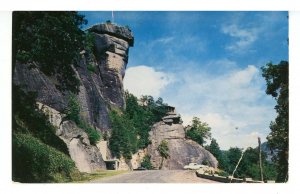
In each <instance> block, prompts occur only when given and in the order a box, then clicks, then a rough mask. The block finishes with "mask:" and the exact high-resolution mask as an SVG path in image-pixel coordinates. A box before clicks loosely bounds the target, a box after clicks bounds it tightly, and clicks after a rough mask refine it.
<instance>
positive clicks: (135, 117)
mask: <svg viewBox="0 0 300 194" xmlns="http://www.w3.org/2000/svg"><path fill="white" fill-rule="evenodd" d="M125 100H126V108H125V110H124V111H121V110H119V111H116V110H112V111H111V112H110V121H111V125H112V132H111V137H110V138H109V148H110V150H111V151H112V153H113V154H114V155H115V156H116V157H118V158H119V157H121V156H124V157H125V158H126V159H131V155H132V154H133V153H135V152H136V151H137V150H138V149H143V148H146V147H147V146H148V145H149V143H151V142H150V141H149V131H150V130H151V127H152V125H153V124H154V123H156V122H158V121H160V120H161V118H162V117H163V116H164V115H165V114H166V112H167V110H166V105H167V104H165V103H163V100H162V99H161V98H159V99H158V100H156V101H155V100H154V99H153V97H152V96H142V98H141V99H140V100H138V98H137V97H135V96H134V95H132V94H130V93H129V92H125Z"/></svg>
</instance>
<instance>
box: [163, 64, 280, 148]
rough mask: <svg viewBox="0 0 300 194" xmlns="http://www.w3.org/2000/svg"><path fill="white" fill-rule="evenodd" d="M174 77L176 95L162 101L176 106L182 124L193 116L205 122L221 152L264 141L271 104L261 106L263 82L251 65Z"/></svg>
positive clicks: (187, 72)
mask: <svg viewBox="0 0 300 194" xmlns="http://www.w3.org/2000/svg"><path fill="white" fill-rule="evenodd" d="M228 64H229V62H228ZM232 64H233V65H234V63H232ZM176 78H177V82H175V83H174V84H176V86H174V88H176V91H177V92H172V91H171V92H170V91H168V94H165V95H163V98H164V99H165V100H166V101H167V102H168V103H170V104H172V105H174V106H176V107H177V110H178V112H180V113H181V115H182V119H183V121H184V125H188V124H190V122H191V120H192V118H193V116H197V117H199V118H200V119H201V120H202V121H204V122H207V123H208V124H209V126H210V127H211V128H212V136H213V137H214V138H216V139H217V141H218V142H219V144H220V146H221V148H222V149H228V148H229V147H235V146H238V147H244V148H245V147H249V146H256V145H257V136H260V137H261V138H262V139H265V137H266V135H267V134H268V133H269V132H268V130H269V129H268V126H269V123H270V121H271V120H272V119H273V118H274V117H275V112H274V109H273V107H274V104H266V103H263V101H264V100H266V98H267V95H265V93H264V86H265V83H264V80H263V78H262V77H261V76H260V71H259V69H258V68H257V67H255V66H254V65H249V66H247V67H245V68H243V69H237V68H234V69H231V70H230V71H227V72H225V73H223V74H220V75H216V74H213V73H207V72H202V71H201V72H200V71H191V70H188V71H186V72H183V73H182V74H179V75H177V76H176ZM171 85H173V84H170V86H169V87H171Z"/></svg>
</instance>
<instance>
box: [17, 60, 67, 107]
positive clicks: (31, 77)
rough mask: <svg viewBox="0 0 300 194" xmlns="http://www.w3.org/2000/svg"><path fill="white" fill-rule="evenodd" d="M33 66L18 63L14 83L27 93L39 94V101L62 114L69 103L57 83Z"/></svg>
mask: <svg viewBox="0 0 300 194" xmlns="http://www.w3.org/2000/svg"><path fill="white" fill-rule="evenodd" d="M31 66H32V64H21V63H17V64H16V66H15V69H14V76H13V83H14V84H16V85H19V86H20V87H22V88H23V89H24V90H25V91H31V92H37V101H39V102H42V103H43V104H47V105H49V106H51V107H53V108H54V109H56V110H58V111H60V112H62V111H63V110H65V109H66V108H67V105H68V101H67V99H66V96H65V95H63V94H62V93H61V92H60V91H59V90H58V89H57V88H56V87H55V82H54V81H53V80H51V78H50V77H47V76H46V75H45V74H44V73H42V72H41V71H40V70H39V69H38V68H35V67H31Z"/></svg>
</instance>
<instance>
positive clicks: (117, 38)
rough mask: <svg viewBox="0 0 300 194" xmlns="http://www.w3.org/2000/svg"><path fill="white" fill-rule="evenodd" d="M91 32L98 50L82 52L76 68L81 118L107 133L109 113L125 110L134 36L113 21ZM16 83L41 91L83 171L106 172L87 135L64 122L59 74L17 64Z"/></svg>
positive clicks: (63, 95)
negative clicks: (127, 71)
mask: <svg viewBox="0 0 300 194" xmlns="http://www.w3.org/2000/svg"><path fill="white" fill-rule="evenodd" d="M88 31H89V32H90V33H92V34H93V35H94V37H95V41H94V49H93V50H94V51H93V53H89V52H87V51H85V50H82V51H81V52H80V55H81V59H80V63H79V66H78V67H74V68H73V70H74V73H75V74H76V75H77V78H78V80H79V81H80V87H79V90H80V91H79V93H78V96H77V99H78V102H79V106H80V117H81V119H83V120H85V121H86V122H87V123H89V124H90V125H91V126H94V127H95V128H96V129H97V130H98V131H102V132H104V131H109V130H110V123H109V115H108V113H109V109H110V108H111V107H118V108H121V109H122V108H124V106H125V100H124V90H123V77H124V75H125V69H126V65H127V62H128V50H129V47H130V46H133V43H134V38H133V35H132V33H131V31H130V30H129V29H128V28H125V27H119V26H116V25H114V24H109V23H106V24H98V25H95V26H93V27H91V28H90V29H88ZM53 57H55V56H53ZM13 82H14V84H16V85H19V86H21V88H22V89H24V90H25V91H33V92H36V93H37V101H38V102H39V104H40V108H41V109H42V110H43V111H44V112H45V113H46V114H48V115H49V120H50V122H51V123H52V124H53V125H54V126H55V127H56V128H57V131H56V134H57V135H58V136H59V137H60V138H61V139H62V140H64V142H65V143H66V144H67V146H68V148H69V154H70V156H71V158H72V159H73V160H74V161H75V163H76V166H77V168H78V169H79V170H80V171H82V172H92V171H95V170H99V169H105V168H106V167H105V163H104V161H103V158H102V155H101V152H100V150H99V149H98V148H97V147H96V146H93V145H91V144H90V142H89V139H88V136H87V134H86V133H85V131H84V130H83V129H80V128H79V127H78V126H76V124H75V123H74V122H72V121H64V119H63V117H64V115H63V112H64V111H65V110H66V109H67V108H68V98H69V94H68V92H62V91H60V90H58V89H57V88H58V87H57V86H58V82H57V81H56V78H55V76H47V75H45V74H44V73H43V72H42V71H40V70H39V68H38V64H34V63H33V64H21V63H16V66H15V69H14V77H13Z"/></svg>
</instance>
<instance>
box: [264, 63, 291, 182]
mask: <svg viewBox="0 0 300 194" xmlns="http://www.w3.org/2000/svg"><path fill="white" fill-rule="evenodd" d="M288 71H289V63H288V62H287V61H281V62H280V63H279V64H278V65H274V64H272V63H268V64H267V65H266V66H264V67H262V72H263V73H262V76H263V77H264V78H265V80H266V82H267V89H266V93H267V94H268V95H271V96H272V97H274V98H275V100H276V101H277V105H276V106H275V110H276V112H277V117H276V119H275V121H272V122H271V124H270V129H271V133H270V134H269V136H268V137H267V139H268V143H269V146H270V148H271V150H273V151H274V150H275V151H276V152H277V154H275V156H274V158H273V160H274V162H275V164H276V168H277V173H278V177H277V181H278V182H286V181H287V180H288V155H289V88H288V87H289V78H288V77H289V76H288V75H289V73H288Z"/></svg>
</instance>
